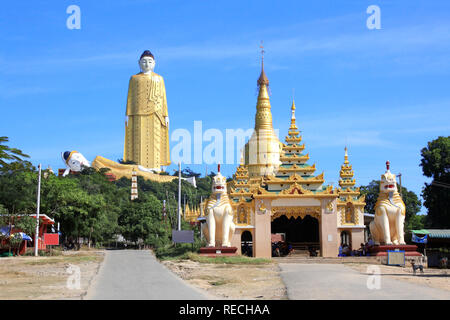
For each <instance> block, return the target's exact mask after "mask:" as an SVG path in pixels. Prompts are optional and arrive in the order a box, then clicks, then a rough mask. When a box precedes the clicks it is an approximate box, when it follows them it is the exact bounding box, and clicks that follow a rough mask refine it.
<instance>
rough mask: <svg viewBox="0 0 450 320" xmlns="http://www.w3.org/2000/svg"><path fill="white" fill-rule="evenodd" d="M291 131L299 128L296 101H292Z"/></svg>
mask: <svg viewBox="0 0 450 320" xmlns="http://www.w3.org/2000/svg"><path fill="white" fill-rule="evenodd" d="M291 111H292V115H291V129H297V126H296V124H295V100H294V99H292V106H291Z"/></svg>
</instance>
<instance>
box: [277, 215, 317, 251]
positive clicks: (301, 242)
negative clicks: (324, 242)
mask: <svg viewBox="0 0 450 320" xmlns="http://www.w3.org/2000/svg"><path fill="white" fill-rule="evenodd" d="M319 229H320V223H319V220H318V219H317V218H314V217H312V216H310V215H305V216H304V217H303V218H302V217H299V216H298V217H290V218H288V217H287V216H286V215H281V216H280V217H278V218H275V219H274V220H273V221H272V224H271V233H272V234H275V233H282V234H284V235H285V241H286V242H287V243H288V244H290V245H291V246H292V248H293V249H294V253H303V254H308V252H309V251H310V250H320V231H319Z"/></svg>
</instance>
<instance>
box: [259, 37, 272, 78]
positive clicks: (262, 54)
mask: <svg viewBox="0 0 450 320" xmlns="http://www.w3.org/2000/svg"><path fill="white" fill-rule="evenodd" d="M259 47H260V48H261V75H260V76H259V79H258V82H257V83H258V86H261V85H263V84H264V85H266V86H268V85H269V79H267V76H266V73H265V72H264V53H265V52H266V51H264V45H263V41H262V40H261V45H260V46H259Z"/></svg>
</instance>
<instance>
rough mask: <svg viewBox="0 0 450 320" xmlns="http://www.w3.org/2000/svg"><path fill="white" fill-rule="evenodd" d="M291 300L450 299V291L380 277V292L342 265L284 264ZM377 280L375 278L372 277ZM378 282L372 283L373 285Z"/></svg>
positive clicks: (282, 265) (362, 277) (364, 275)
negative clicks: (369, 286) (370, 287)
mask: <svg viewBox="0 0 450 320" xmlns="http://www.w3.org/2000/svg"><path fill="white" fill-rule="evenodd" d="M280 268H281V270H282V272H281V277H282V279H283V281H284V283H285V284H286V287H287V293H288V298H289V299H293V300H307V299H319V300H325V299H327V300H328V299H336V300H341V299H351V300H358V299H364V300H367V299H368V300H379V299H385V300H392V299H394V300H395V299H401V300H412V299H414V300H416V299H450V292H449V291H446V290H439V289H434V288H430V287H424V286H421V285H417V284H413V283H409V282H406V281H401V280H395V279H391V278H387V277H386V276H382V275H381V277H380V282H379V283H380V286H379V288H380V289H372V290H371V289H368V287H367V279H368V275H366V274H361V273H359V272H358V271H356V270H353V269H351V268H349V267H347V266H344V265H341V264H297V263H280ZM372 279H373V278H372ZM370 284H372V285H374V286H375V285H376V282H374V281H372V282H369V285H370Z"/></svg>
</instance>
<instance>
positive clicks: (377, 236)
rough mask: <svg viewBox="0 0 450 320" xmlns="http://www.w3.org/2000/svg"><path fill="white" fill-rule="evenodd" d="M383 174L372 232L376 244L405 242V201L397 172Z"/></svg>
mask: <svg viewBox="0 0 450 320" xmlns="http://www.w3.org/2000/svg"><path fill="white" fill-rule="evenodd" d="M386 168H387V170H386V172H385V173H384V174H383V175H382V176H381V181H380V194H379V196H378V199H377V202H376V204H375V218H374V220H373V221H372V222H371V223H370V225H369V228H370V233H371V234H372V237H373V240H374V242H375V244H376V245H380V244H385V245H392V244H394V245H398V244H405V239H404V223H405V203H404V202H403V200H402V198H401V197H400V194H399V193H398V191H397V183H396V180H395V174H392V173H391V172H390V171H389V161H387V162H386Z"/></svg>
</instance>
